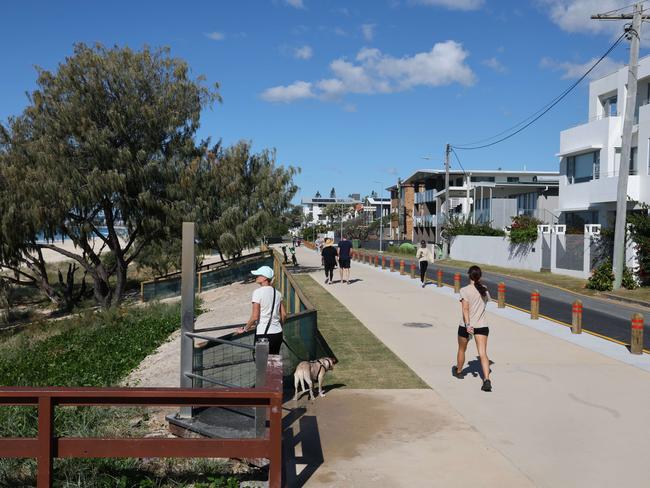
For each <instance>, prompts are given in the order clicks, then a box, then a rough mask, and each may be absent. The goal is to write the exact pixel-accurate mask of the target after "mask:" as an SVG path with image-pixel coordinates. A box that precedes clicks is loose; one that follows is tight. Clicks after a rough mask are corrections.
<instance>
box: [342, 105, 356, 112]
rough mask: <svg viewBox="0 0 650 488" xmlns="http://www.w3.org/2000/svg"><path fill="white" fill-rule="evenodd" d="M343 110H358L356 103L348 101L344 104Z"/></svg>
mask: <svg viewBox="0 0 650 488" xmlns="http://www.w3.org/2000/svg"><path fill="white" fill-rule="evenodd" d="M343 110H345V111H346V112H350V113H354V112H356V111H357V106H356V105H355V104H354V103H346V104H345V105H343Z"/></svg>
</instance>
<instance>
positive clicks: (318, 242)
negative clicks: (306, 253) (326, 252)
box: [314, 237, 323, 255]
mask: <svg viewBox="0 0 650 488" xmlns="http://www.w3.org/2000/svg"><path fill="white" fill-rule="evenodd" d="M314 244H316V254H319V255H320V253H321V252H322V251H323V238H322V237H317V238H316V242H314Z"/></svg>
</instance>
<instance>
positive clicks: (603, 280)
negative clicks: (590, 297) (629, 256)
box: [586, 261, 639, 291]
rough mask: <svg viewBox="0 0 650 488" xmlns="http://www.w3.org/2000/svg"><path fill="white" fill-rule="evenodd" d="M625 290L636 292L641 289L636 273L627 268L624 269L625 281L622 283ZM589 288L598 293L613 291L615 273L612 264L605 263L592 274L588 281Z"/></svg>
mask: <svg viewBox="0 0 650 488" xmlns="http://www.w3.org/2000/svg"><path fill="white" fill-rule="evenodd" d="M621 284H622V285H623V288H626V289H628V290H634V289H636V288H638V287H639V284H638V283H637V281H636V278H635V277H634V273H633V272H632V270H631V269H630V268H628V267H627V266H626V267H625V269H623V281H622V283H621ZM586 287H587V288H589V289H591V290H598V291H612V289H613V288H614V272H613V271H612V263H611V262H610V261H605V262H604V263H602V264H601V265H600V266H598V267H597V268H595V269H594V270H593V271H592V272H591V276H590V277H589V279H588V280H587V285H586Z"/></svg>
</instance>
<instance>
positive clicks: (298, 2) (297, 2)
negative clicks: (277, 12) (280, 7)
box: [284, 0, 305, 9]
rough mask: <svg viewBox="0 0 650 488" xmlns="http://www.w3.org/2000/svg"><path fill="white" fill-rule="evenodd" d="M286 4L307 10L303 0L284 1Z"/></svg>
mask: <svg viewBox="0 0 650 488" xmlns="http://www.w3.org/2000/svg"><path fill="white" fill-rule="evenodd" d="M284 1H285V3H286V4H287V5H289V6H291V7H294V8H303V9H304V8H305V4H304V3H302V0H284Z"/></svg>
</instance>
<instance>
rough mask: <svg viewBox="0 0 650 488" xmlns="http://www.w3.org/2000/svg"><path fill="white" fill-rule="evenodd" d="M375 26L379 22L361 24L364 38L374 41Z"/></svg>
mask: <svg viewBox="0 0 650 488" xmlns="http://www.w3.org/2000/svg"><path fill="white" fill-rule="evenodd" d="M375 27H377V24H362V25H361V33H362V34H363V38H364V39H365V40H366V41H372V40H373V38H374V37H375Z"/></svg>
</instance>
